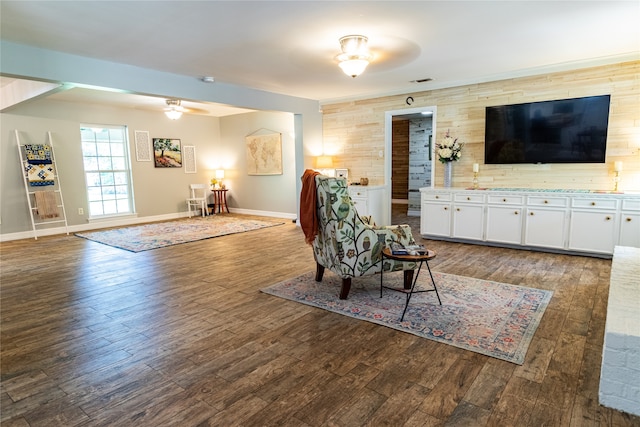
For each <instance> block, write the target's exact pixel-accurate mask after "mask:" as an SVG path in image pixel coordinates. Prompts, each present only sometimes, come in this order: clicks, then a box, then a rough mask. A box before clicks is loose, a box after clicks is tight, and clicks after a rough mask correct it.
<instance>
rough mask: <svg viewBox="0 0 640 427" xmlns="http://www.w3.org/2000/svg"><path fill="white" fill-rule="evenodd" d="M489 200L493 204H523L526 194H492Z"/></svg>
mask: <svg viewBox="0 0 640 427" xmlns="http://www.w3.org/2000/svg"><path fill="white" fill-rule="evenodd" d="M488 202H489V203H490V204H493V205H522V204H524V196H513V195H510V194H504V195H502V196H500V195H497V194H496V195H491V196H489V200H488Z"/></svg>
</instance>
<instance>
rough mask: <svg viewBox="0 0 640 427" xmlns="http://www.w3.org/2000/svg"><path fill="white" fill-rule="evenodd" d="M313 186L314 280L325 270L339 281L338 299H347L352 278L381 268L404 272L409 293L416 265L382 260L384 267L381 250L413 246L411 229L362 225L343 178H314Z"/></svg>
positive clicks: (377, 271)
mask: <svg viewBox="0 0 640 427" xmlns="http://www.w3.org/2000/svg"><path fill="white" fill-rule="evenodd" d="M303 181H304V178H303ZM303 185H304V184H303ZM315 185H316V213H317V222H318V234H317V235H316V236H315V238H314V240H313V242H312V247H313V255H314V258H315V261H316V277H315V280H316V281H317V282H321V281H322V276H323V274H324V270H325V268H328V269H329V270H331V271H332V272H334V273H335V274H337V275H338V276H340V277H341V278H342V288H341V290H340V299H346V298H347V296H348V295H349V290H350V289H351V279H352V278H353V277H359V276H365V275H370V274H375V273H379V272H380V271H381V270H382V269H383V268H384V271H385V272H387V271H397V270H404V286H405V288H407V289H409V288H410V287H411V281H412V279H413V271H414V269H415V268H416V263H413V262H412V263H408V262H399V261H394V260H390V259H385V260H384V265H383V261H382V249H384V247H385V246H387V245H390V244H391V242H399V243H401V244H403V245H409V244H415V241H414V239H413V236H412V235H411V227H409V226H408V225H391V226H383V227H377V226H372V225H369V224H368V223H366V222H364V221H363V220H362V219H361V218H360V215H358V212H357V210H356V208H355V206H354V204H353V202H352V200H351V197H350V196H349V192H348V191H347V181H346V180H345V179H344V178H331V177H327V176H323V175H315ZM303 191H304V189H303Z"/></svg>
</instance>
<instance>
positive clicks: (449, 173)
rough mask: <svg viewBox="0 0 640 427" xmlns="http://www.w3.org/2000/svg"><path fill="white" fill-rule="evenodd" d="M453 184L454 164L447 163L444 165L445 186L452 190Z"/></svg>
mask: <svg viewBox="0 0 640 427" xmlns="http://www.w3.org/2000/svg"><path fill="white" fill-rule="evenodd" d="M452 182H453V162H445V164H444V186H445V188H451V183H452Z"/></svg>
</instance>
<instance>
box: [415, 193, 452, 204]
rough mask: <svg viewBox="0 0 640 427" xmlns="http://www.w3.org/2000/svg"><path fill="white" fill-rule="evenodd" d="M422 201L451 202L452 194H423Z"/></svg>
mask: <svg viewBox="0 0 640 427" xmlns="http://www.w3.org/2000/svg"><path fill="white" fill-rule="evenodd" d="M422 200H427V201H430V202H450V201H451V193H422Z"/></svg>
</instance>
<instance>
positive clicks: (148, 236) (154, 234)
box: [76, 215, 284, 252]
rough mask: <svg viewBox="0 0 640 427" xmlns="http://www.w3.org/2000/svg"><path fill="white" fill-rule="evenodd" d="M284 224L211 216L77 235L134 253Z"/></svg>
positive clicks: (77, 234)
mask: <svg viewBox="0 0 640 427" xmlns="http://www.w3.org/2000/svg"><path fill="white" fill-rule="evenodd" d="M282 224H284V223H283V222H269V221H259V220H253V219H243V218H237V217H232V216H228V215H211V216H207V217H204V218H202V217H194V218H189V219H182V220H177V221H169V222H158V223H152V224H144V225H137V226H134V227H125V228H115V229H111V230H105V231H93V232H88V233H76V236H78V237H83V238H85V239H88V240H93V241H95V242H99V243H103V244H105V245H109V246H113V247H116V248H120V249H126V250H128V251H131V252H142V251H148V250H150V249H157V248H163V247H166V246H171V245H177V244H180V243H188V242H195V241H197V240H203V239H210V238H212V237H219V236H225V235H227V234H235V233H243V232H245V231H251V230H258V229H260V228H266V227H273V226H276V225H282Z"/></svg>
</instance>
